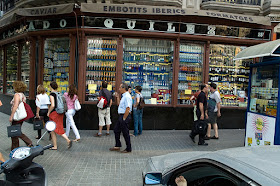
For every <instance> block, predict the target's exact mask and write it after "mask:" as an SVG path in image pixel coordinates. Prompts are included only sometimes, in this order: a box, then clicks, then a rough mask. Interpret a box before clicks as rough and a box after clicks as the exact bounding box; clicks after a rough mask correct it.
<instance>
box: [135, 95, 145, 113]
mask: <svg viewBox="0 0 280 186" xmlns="http://www.w3.org/2000/svg"><path fill="white" fill-rule="evenodd" d="M137 98H139V101H140V98H143V96H142V94H141V93H139V94H138V93H136V94H135V96H134V99H133V104H134V105H135V104H136V103H137ZM133 109H134V110H136V109H137V105H136V107H133Z"/></svg>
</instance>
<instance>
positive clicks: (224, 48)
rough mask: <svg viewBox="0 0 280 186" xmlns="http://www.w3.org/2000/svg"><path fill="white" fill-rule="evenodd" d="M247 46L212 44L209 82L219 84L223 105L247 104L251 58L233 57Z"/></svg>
mask: <svg viewBox="0 0 280 186" xmlns="http://www.w3.org/2000/svg"><path fill="white" fill-rule="evenodd" d="M244 48H245V47H239V46H230V45H211V46H210V56H209V57H210V61H209V82H214V83H216V84H217V87H218V91H219V92H220V95H221V101H222V102H221V105H222V106H240V107H246V106H247V99H246V96H245V90H246V88H247V87H248V83H249V74H250V67H249V66H250V64H251V63H252V59H250V60H237V61H234V60H233V58H234V56H236V55H237V54H238V53H239V52H240V51H241V50H243V49H244Z"/></svg>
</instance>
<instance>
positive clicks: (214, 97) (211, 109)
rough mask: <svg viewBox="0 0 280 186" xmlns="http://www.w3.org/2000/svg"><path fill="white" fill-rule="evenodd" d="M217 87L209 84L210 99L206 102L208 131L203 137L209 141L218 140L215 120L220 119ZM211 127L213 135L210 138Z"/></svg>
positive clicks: (219, 99)
mask: <svg viewBox="0 0 280 186" xmlns="http://www.w3.org/2000/svg"><path fill="white" fill-rule="evenodd" d="M216 89H217V85H216V84H215V83H211V84H210V92H211V94H210V98H209V100H208V109H207V110H208V117H209V119H208V121H209V122H208V129H207V133H206V136H205V138H204V139H205V140H209V139H219V134H218V124H217V118H218V117H221V97H220V93H219V92H218V91H217V90H216ZM211 125H213V129H214V132H215V135H214V136H212V137H211Z"/></svg>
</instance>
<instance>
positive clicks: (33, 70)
mask: <svg viewBox="0 0 280 186" xmlns="http://www.w3.org/2000/svg"><path fill="white" fill-rule="evenodd" d="M29 42H30V56H29V59H30V77H29V80H30V81H29V82H30V83H29V99H35V94H36V93H35V92H36V85H35V83H36V81H35V78H36V73H37V72H36V61H35V60H36V57H35V56H36V40H35V38H33V37H32V38H29Z"/></svg>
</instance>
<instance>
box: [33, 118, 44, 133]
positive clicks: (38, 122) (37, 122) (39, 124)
mask: <svg viewBox="0 0 280 186" xmlns="http://www.w3.org/2000/svg"><path fill="white" fill-rule="evenodd" d="M43 128H44V124H43V120H42V118H41V117H40V118H34V121H33V129H34V130H41V129H43Z"/></svg>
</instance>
